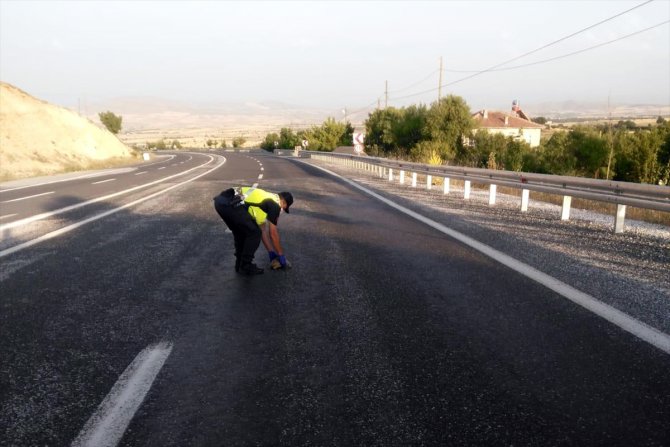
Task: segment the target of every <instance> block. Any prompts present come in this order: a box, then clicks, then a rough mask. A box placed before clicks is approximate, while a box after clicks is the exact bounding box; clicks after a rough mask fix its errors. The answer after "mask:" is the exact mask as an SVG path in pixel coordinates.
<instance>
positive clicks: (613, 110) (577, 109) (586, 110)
mask: <svg viewBox="0 0 670 447" xmlns="http://www.w3.org/2000/svg"><path fill="white" fill-rule="evenodd" d="M522 109H523V110H524V112H526V114H527V115H529V116H530V117H537V116H544V117H547V118H553V119H559V118H560V119H568V118H607V117H608V116H612V117H613V118H622V117H639V118H643V117H657V116H659V115H661V116H668V115H670V105H668V104H666V105H659V104H614V103H611V104H610V105H609V107H608V105H607V101H604V102H578V101H574V100H569V101H561V102H541V103H534V104H531V103H529V104H525V105H523V104H522Z"/></svg>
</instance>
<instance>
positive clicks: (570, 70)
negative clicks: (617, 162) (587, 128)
mask: <svg viewBox="0 0 670 447" xmlns="http://www.w3.org/2000/svg"><path fill="white" fill-rule="evenodd" d="M644 3H645V0H639V1H604V0H600V1H581V0H580V1H548V0H546V1H542V0H540V1H530V0H528V1H467V2H466V1H441V2H440V1H432V2H415V1H412V2H410V1H393V2H383V1H373V2H353V1H331V2H325V1H323V2H322V1H313V2H308V1H304V2H284V1H272V2H234V1H226V2H224V1H205V2H195V1H191V2H182V1H148V2H141V1H133V2H131V1H111V0H110V1H97V2H96V1H75V2H62V1H45V2H41V1H14V0H0V79H1V80H2V81H5V82H9V83H11V84H13V85H16V86H17V87H19V88H21V89H23V90H25V91H27V92H28V93H30V94H32V95H34V96H36V97H38V98H41V99H44V100H47V101H50V102H53V103H56V104H60V105H65V106H73V105H76V104H77V102H78V100H80V99H85V100H87V101H99V100H107V99H112V98H117V97H132V96H150V97H158V98H164V99H174V100H187V101H223V102H232V103H237V102H262V101H281V102H284V103H288V104H294V105H299V106H308V107H319V108H322V109H327V108H333V109H335V110H340V109H341V108H344V107H346V108H347V109H348V110H349V111H351V112H353V111H355V110H357V109H360V108H363V107H365V106H368V105H371V104H374V105H376V104H377V100H378V99H379V100H380V101H381V103H382V105H383V104H384V89H385V81H388V90H389V105H393V106H405V105H409V104H417V103H424V104H429V103H431V102H432V101H434V100H435V99H436V98H437V94H438V92H437V86H438V79H439V78H438V76H439V59H440V57H442V58H443V62H444V72H443V84H451V83H453V84H451V85H446V86H444V87H443V89H442V93H443V95H445V94H448V93H453V94H457V95H460V96H463V97H464V98H465V100H466V101H467V102H468V104H469V105H470V106H471V108H472V109H473V110H475V109H479V108H482V107H487V108H498V109H505V110H506V109H508V108H509V106H510V104H511V101H512V100H513V99H519V100H520V101H521V102H522V104H524V103H539V102H544V101H563V100H577V101H599V102H606V101H607V97H608V95H609V96H610V97H611V101H612V103H615V104H616V103H650V104H660V105H668V104H670V24H668V23H667V22H668V21H669V20H670V1H668V0H655V1H653V2H651V3H649V4H644ZM643 4H644V5H643ZM637 5H643V6H640V7H639V8H637V9H635V10H633V11H631V12H628V13H626V14H623V15H622V16H620V17H618V18H615V19H613V20H610V21H608V22H605V23H603V24H601V25H599V26H596V27H594V28H591V29H589V30H588V31H585V32H582V33H579V34H577V35H575V36H573V37H571V38H568V39H566V40H563V41H561V42H559V43H557V44H555V45H551V46H549V47H547V48H545V49H542V50H540V51H538V52H536V53H533V54H531V55H528V56H526V57H523V58H521V59H518V60H516V61H513V62H510V63H508V64H506V65H503V66H502V67H500V68H506V67H513V66H518V65H522V64H529V63H533V62H538V61H542V60H546V59H550V58H556V57H559V59H557V60H554V61H551V62H546V63H540V64H535V65H531V66H528V67H525V68H517V69H512V70H506V71H493V72H488V73H484V74H480V75H477V76H475V77H473V78H472V79H468V80H464V81H461V82H457V83H454V82H456V81H458V80H460V79H462V78H464V77H466V76H469V75H471V73H462V72H455V71H452V70H466V71H467V70H484V69H487V68H491V67H493V66H495V65H497V64H500V63H502V62H506V61H508V60H510V59H513V58H515V57H517V56H521V55H523V54H525V53H528V52H530V51H533V50H536V49H538V48H541V47H543V46H545V45H547V44H550V43H552V42H554V41H557V40H559V39H562V38H564V37H566V36H569V35H570V34H572V33H575V32H577V31H580V30H582V29H584V28H586V27H589V26H591V25H594V24H596V23H598V22H601V21H603V20H605V19H608V18H610V17H612V16H614V15H616V14H619V13H621V12H623V11H625V10H627V9H630V8H633V7H635V6H637ZM662 22H666V23H665V24H663V25H661V26H658V27H656V28H654V29H651V30H649V31H646V32H643V33H640V34H637V35H634V36H632V37H628V38H625V39H622V40H620V41H617V42H614V43H611V44H608V45H605V46H602V47H599V48H596V49H592V50H589V51H585V52H583V53H580V54H576V55H573V56H568V57H563V58H560V56H563V55H566V54H568V53H573V52H576V51H580V50H583V49H586V48H589V47H592V46H595V45H599V44H601V43H605V42H608V41H611V40H614V39H618V38H621V37H623V36H626V35H628V34H631V33H635V32H638V31H640V30H643V29H645V28H649V27H652V26H654V25H658V24H660V23H662ZM426 90H430V91H428V92H425V93H421V94H415V93H417V92H422V91H426ZM410 95H412V96H410Z"/></svg>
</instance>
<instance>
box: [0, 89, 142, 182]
mask: <svg viewBox="0 0 670 447" xmlns="http://www.w3.org/2000/svg"><path fill="white" fill-rule="evenodd" d="M136 157H137V155H136V153H135V151H134V150H133V149H131V148H129V147H128V146H126V145H125V144H123V143H122V142H121V141H120V140H119V139H118V138H117V137H116V136H115V135H113V134H112V133H111V132H109V131H107V130H106V129H104V128H101V127H100V126H98V125H96V124H95V123H93V122H91V121H90V120H88V119H86V118H83V117H81V116H79V115H78V114H76V113H74V112H72V111H70V110H67V109H64V108H62V107H58V106H54V105H52V104H49V103H47V102H45V101H41V100H39V99H36V98H34V97H32V96H30V95H29V94H27V93H25V92H24V91H22V90H20V89H18V88H16V87H14V86H12V85H10V84H7V83H5V82H0V181H5V180H10V179H16V178H25V177H33V176H37V175H48V174H54V173H59V172H66V171H77V170H85V169H95V168H101V167H106V166H111V165H114V164H118V163H119V162H121V163H123V162H124V161H125V162H126V163H130V162H132V161H133V159H135V158H136Z"/></svg>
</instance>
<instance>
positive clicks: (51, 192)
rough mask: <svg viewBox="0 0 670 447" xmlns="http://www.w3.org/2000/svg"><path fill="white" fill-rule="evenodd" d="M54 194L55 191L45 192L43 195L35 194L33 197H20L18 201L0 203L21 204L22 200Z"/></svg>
mask: <svg viewBox="0 0 670 447" xmlns="http://www.w3.org/2000/svg"><path fill="white" fill-rule="evenodd" d="M53 193H54V191H49V192H43V193H42V194H34V195H32V196H26V197H19V198H18V199H12V200H5V201H4V202H0V203H9V202H19V201H21V200H28V199H32V198H34V197H41V196H48V195H49V194H53Z"/></svg>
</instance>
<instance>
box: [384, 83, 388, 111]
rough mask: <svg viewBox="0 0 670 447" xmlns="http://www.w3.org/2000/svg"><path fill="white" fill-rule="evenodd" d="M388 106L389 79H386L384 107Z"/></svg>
mask: <svg viewBox="0 0 670 447" xmlns="http://www.w3.org/2000/svg"><path fill="white" fill-rule="evenodd" d="M388 106H389V81H386V88H385V89H384V108H387V107H388Z"/></svg>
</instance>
